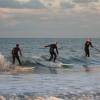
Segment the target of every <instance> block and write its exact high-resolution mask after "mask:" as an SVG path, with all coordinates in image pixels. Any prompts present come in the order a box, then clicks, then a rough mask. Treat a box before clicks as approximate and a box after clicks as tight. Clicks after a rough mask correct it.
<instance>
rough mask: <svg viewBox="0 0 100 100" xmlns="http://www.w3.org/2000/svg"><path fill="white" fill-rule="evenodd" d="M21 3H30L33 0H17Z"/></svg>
mask: <svg viewBox="0 0 100 100" xmlns="http://www.w3.org/2000/svg"><path fill="white" fill-rule="evenodd" d="M16 1H17V2H19V3H28V2H31V1H32V0H16Z"/></svg>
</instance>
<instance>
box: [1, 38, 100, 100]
mask: <svg viewBox="0 0 100 100" xmlns="http://www.w3.org/2000/svg"><path fill="white" fill-rule="evenodd" d="M54 42H58V50H59V56H58V58H57V61H56V63H53V62H49V61H47V59H49V52H48V51H49V48H44V46H45V45H48V44H50V43H54ZM84 42H85V39H82V38H78V39H73V38H59V39H58V38H53V39H51V38H42V39H41V38H24V39H23V38H13V39H12V38H1V39H0V69H1V71H0V95H1V96H0V99H1V100H100V71H99V67H100V51H99V48H100V45H99V44H100V39H92V42H93V45H94V47H95V48H90V52H91V57H89V58H86V57H84ZM16 43H18V44H20V48H21V50H22V53H23V56H22V57H21V61H22V63H23V66H25V67H34V69H33V70H32V72H30V73H16V74H12V73H9V72H8V71H4V70H2V68H7V67H9V66H10V65H11V63H12V58H11V50H12V48H13V47H15V45H16ZM62 64H65V65H66V66H62ZM17 65H18V62H16V66H17ZM16 66H14V67H16ZM84 66H85V67H84ZM87 67H88V68H89V69H92V68H94V67H95V68H96V67H97V68H98V71H93V72H92V71H85V70H84V69H85V68H87Z"/></svg>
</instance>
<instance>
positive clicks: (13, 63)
mask: <svg viewBox="0 0 100 100" xmlns="http://www.w3.org/2000/svg"><path fill="white" fill-rule="evenodd" d="M12 58H13V62H12V63H13V64H15V56H12Z"/></svg>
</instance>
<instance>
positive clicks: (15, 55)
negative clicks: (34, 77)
mask: <svg viewBox="0 0 100 100" xmlns="http://www.w3.org/2000/svg"><path fill="white" fill-rule="evenodd" d="M19 53H20V55H21V56H22V53H21V50H20V48H19V44H16V47H14V48H13V49H12V59H13V64H15V59H17V60H18V62H19V65H22V64H21V61H20V58H19Z"/></svg>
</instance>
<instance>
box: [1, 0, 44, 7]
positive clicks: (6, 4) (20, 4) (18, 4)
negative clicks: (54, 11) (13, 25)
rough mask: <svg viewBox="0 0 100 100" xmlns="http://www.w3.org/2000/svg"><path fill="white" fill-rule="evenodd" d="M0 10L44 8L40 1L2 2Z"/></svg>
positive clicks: (10, 0)
mask: <svg viewBox="0 0 100 100" xmlns="http://www.w3.org/2000/svg"><path fill="white" fill-rule="evenodd" d="M0 8H18V9H20V8H30V9H40V8H44V5H43V4H41V3H40V2H39V1H38V0H0Z"/></svg>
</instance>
